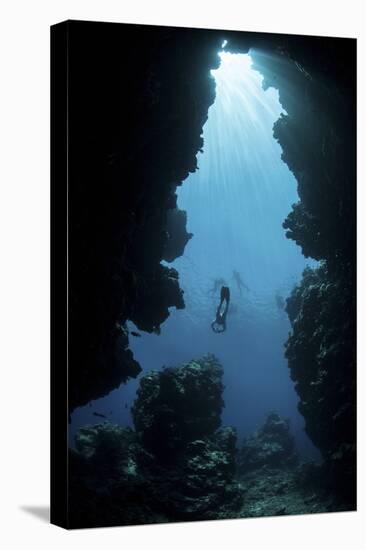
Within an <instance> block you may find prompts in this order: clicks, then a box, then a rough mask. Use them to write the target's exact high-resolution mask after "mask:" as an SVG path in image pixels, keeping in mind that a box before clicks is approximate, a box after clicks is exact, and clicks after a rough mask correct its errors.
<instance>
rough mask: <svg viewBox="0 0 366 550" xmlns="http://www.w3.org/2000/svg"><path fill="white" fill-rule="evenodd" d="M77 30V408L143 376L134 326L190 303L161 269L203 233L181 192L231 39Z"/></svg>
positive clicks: (105, 27)
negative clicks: (130, 329)
mask: <svg viewBox="0 0 366 550" xmlns="http://www.w3.org/2000/svg"><path fill="white" fill-rule="evenodd" d="M68 34H69V54H70V65H69V82H70V105H69V128H70V164H69V174H70V182H69V223H70V235H69V236H70V257H69V277H70V307H69V312H70V361H69V406H70V410H71V411H72V410H73V409H74V408H75V407H77V406H80V405H83V404H86V403H87V402H88V401H90V400H91V399H96V398H99V397H101V396H103V395H105V394H107V393H108V392H109V391H111V390H112V389H114V388H116V387H118V386H119V385H120V384H121V383H122V382H125V381H126V380H127V379H128V378H130V377H135V376H137V375H138V373H139V372H140V371H141V367H140V365H139V364H138V363H137V361H135V360H134V358H133V355H132V352H131V351H130V350H129V349H128V333H127V331H126V330H125V329H124V325H125V322H126V320H127V319H130V320H132V321H133V322H134V323H135V324H136V326H137V327H138V328H139V329H141V330H144V331H148V332H152V331H157V332H158V331H159V325H160V324H161V323H163V322H164V321H165V319H166V318H167V317H168V315H169V311H168V308H169V307H172V306H175V307H177V308H183V307H184V300H183V292H182V290H181V289H180V287H179V283H178V273H177V272H176V270H174V269H169V268H168V267H165V266H162V265H161V264H160V262H161V260H162V259H164V258H165V259H167V260H172V259H174V257H176V256H177V255H178V254H181V253H182V252H183V250H184V246H185V243H186V242H187V240H188V239H189V238H190V236H191V235H189V234H188V233H187V232H186V229H185V222H186V218H185V216H184V214H183V213H181V214H179V210H178V209H176V194H175V190H176V187H177V185H180V184H181V183H182V181H183V180H184V179H185V178H186V177H187V176H188V174H189V172H192V171H194V170H196V167H197V164H196V154H197V152H198V150H199V149H201V148H202V146H203V139H202V137H201V133H202V127H203V125H204V123H205V121H206V119H207V113H208V108H209V106H210V105H211V104H212V103H213V101H214V96H215V89H214V86H215V85H214V80H213V78H212V77H211V76H210V72H209V71H210V69H212V68H216V67H217V66H218V63H219V58H218V56H217V51H218V50H219V48H220V37H219V36H218V35H217V34H215V33H211V32H210V31H197V30H189V29H174V28H165V27H149V26H144V27H141V26H139V25H115V24H100V23H97V24H93V23H85V22H70V23H69V28H68ZM168 212H170V213H171V214H170V215H169V216H168ZM167 217H168V220H167ZM167 225H168V226H167Z"/></svg>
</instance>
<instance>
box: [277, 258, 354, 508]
mask: <svg viewBox="0 0 366 550" xmlns="http://www.w3.org/2000/svg"><path fill="white" fill-rule="evenodd" d="M354 308H355V304H354V289H353V288H352V282H351V281H348V282H345V281H344V280H342V279H340V278H333V276H332V274H331V273H329V270H328V269H327V266H326V264H325V263H324V264H323V265H322V266H321V267H319V268H318V269H316V270H311V269H307V270H305V272H304V275H303V280H302V282H301V284H300V285H299V286H297V287H295V289H294V290H293V292H292V294H291V296H290V298H289V299H288V300H287V312H288V315H289V318H290V321H291V324H292V328H293V331H292V334H291V335H290V337H289V339H288V341H287V343H286V356H287V358H288V363H289V367H290V371H291V377H292V379H293V380H294V381H295V382H296V385H295V388H296V391H297V393H298V394H299V396H300V403H299V411H300V412H301V414H302V415H303V416H304V418H305V429H306V432H307V434H308V435H309V437H310V438H311V439H312V441H313V442H314V443H315V445H317V447H318V448H319V449H320V450H321V452H322V455H323V458H324V460H325V463H326V465H327V475H328V477H329V485H331V486H332V487H333V488H335V489H336V490H337V491H338V493H339V497H340V498H343V499H345V500H346V501H347V502H348V503H349V506H350V507H353V506H354V504H355V490H356V487H355V481H356V480H355V452H356V447H355V443H356V375H355V364H356V356H355V354H356V349H355V326H354V317H353V315H354Z"/></svg>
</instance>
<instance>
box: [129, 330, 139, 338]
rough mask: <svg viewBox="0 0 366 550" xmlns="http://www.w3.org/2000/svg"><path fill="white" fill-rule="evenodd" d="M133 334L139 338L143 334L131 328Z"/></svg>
mask: <svg viewBox="0 0 366 550" xmlns="http://www.w3.org/2000/svg"><path fill="white" fill-rule="evenodd" d="M131 334H132V336H136V337H137V338H141V334H140V333H139V332H135V331H134V330H131Z"/></svg>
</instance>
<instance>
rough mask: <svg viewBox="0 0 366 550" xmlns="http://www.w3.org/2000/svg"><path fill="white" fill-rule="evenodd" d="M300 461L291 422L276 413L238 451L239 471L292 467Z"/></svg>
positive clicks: (243, 472)
mask: <svg viewBox="0 0 366 550" xmlns="http://www.w3.org/2000/svg"><path fill="white" fill-rule="evenodd" d="M297 463H298V455H297V451H296V449H295V441H294V438H293V436H292V435H291V433H290V422H289V420H284V419H282V418H280V416H279V415H278V414H276V413H271V414H269V415H268V417H267V419H266V422H265V423H264V425H263V426H262V428H260V429H259V430H258V431H257V432H255V433H254V434H253V435H252V436H250V437H248V438H246V439H245V440H244V442H243V445H242V447H241V448H240V450H239V453H238V472H239V474H241V475H242V474H246V473H247V472H250V471H252V470H258V469H261V468H263V467H267V468H277V469H278V468H287V469H288V468H292V467H294V466H296V465H297Z"/></svg>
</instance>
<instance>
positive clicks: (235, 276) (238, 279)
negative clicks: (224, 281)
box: [233, 269, 249, 294]
mask: <svg viewBox="0 0 366 550" xmlns="http://www.w3.org/2000/svg"><path fill="white" fill-rule="evenodd" d="M233 279H235V281H236V284H237V285H238V289H239V292H240V294H241V289H242V288H245V290H247V291H248V292H249V288H248V287H247V285H246V284H245V283H244V281H243V280H242V278H241V275H240V273H239V272H238V271H236V270H235V269H233Z"/></svg>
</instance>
